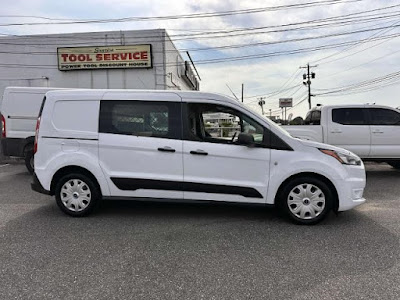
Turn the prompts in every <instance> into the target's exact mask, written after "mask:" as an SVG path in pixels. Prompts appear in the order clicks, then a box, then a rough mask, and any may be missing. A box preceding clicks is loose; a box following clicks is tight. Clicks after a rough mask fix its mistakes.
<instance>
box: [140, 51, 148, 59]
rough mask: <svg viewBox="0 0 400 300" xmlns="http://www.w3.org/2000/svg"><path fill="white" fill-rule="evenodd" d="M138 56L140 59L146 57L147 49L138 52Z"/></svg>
mask: <svg viewBox="0 0 400 300" xmlns="http://www.w3.org/2000/svg"><path fill="white" fill-rule="evenodd" d="M140 58H141V59H147V51H142V52H140Z"/></svg>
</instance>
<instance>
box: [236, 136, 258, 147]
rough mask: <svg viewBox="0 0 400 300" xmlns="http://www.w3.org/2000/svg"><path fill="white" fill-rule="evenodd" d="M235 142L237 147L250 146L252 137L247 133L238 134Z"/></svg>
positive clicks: (252, 140) (252, 141) (252, 142)
mask: <svg viewBox="0 0 400 300" xmlns="http://www.w3.org/2000/svg"><path fill="white" fill-rule="evenodd" d="M237 142H238V144H239V145H246V146H251V145H253V144H254V136H253V135H252V134H249V133H239V136H238V139H237Z"/></svg>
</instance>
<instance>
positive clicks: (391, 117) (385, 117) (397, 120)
mask: <svg viewBox="0 0 400 300" xmlns="http://www.w3.org/2000/svg"><path fill="white" fill-rule="evenodd" d="M368 111H369V112H370V118H371V125H400V113H398V112H396V111H394V110H390V109H384V108H370V109H368Z"/></svg>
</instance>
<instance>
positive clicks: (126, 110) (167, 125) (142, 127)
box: [99, 100, 181, 139]
mask: <svg viewBox="0 0 400 300" xmlns="http://www.w3.org/2000/svg"><path fill="white" fill-rule="evenodd" d="M180 106H181V104H180V103H175V102H161V101H158V102H153V101H152V102H149V101H130V100H129V101H114V100H102V101H101V103H100V120H99V132H101V133H113V134H124V135H135V136H147V137H159V138H172V139H180V138H181V126H180V121H181V120H180V119H181V113H180Z"/></svg>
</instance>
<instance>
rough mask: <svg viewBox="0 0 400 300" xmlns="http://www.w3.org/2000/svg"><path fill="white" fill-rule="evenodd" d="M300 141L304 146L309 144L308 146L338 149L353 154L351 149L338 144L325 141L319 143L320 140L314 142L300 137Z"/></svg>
mask: <svg viewBox="0 0 400 300" xmlns="http://www.w3.org/2000/svg"><path fill="white" fill-rule="evenodd" d="M299 142H300V143H302V144H303V145H304V146H307V147H313V148H318V149H327V150H334V151H338V152H341V153H346V154H352V153H351V152H350V151H349V150H346V149H343V148H340V147H336V146H332V145H328V144H324V143H318V142H314V141H308V140H300V139H299Z"/></svg>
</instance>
